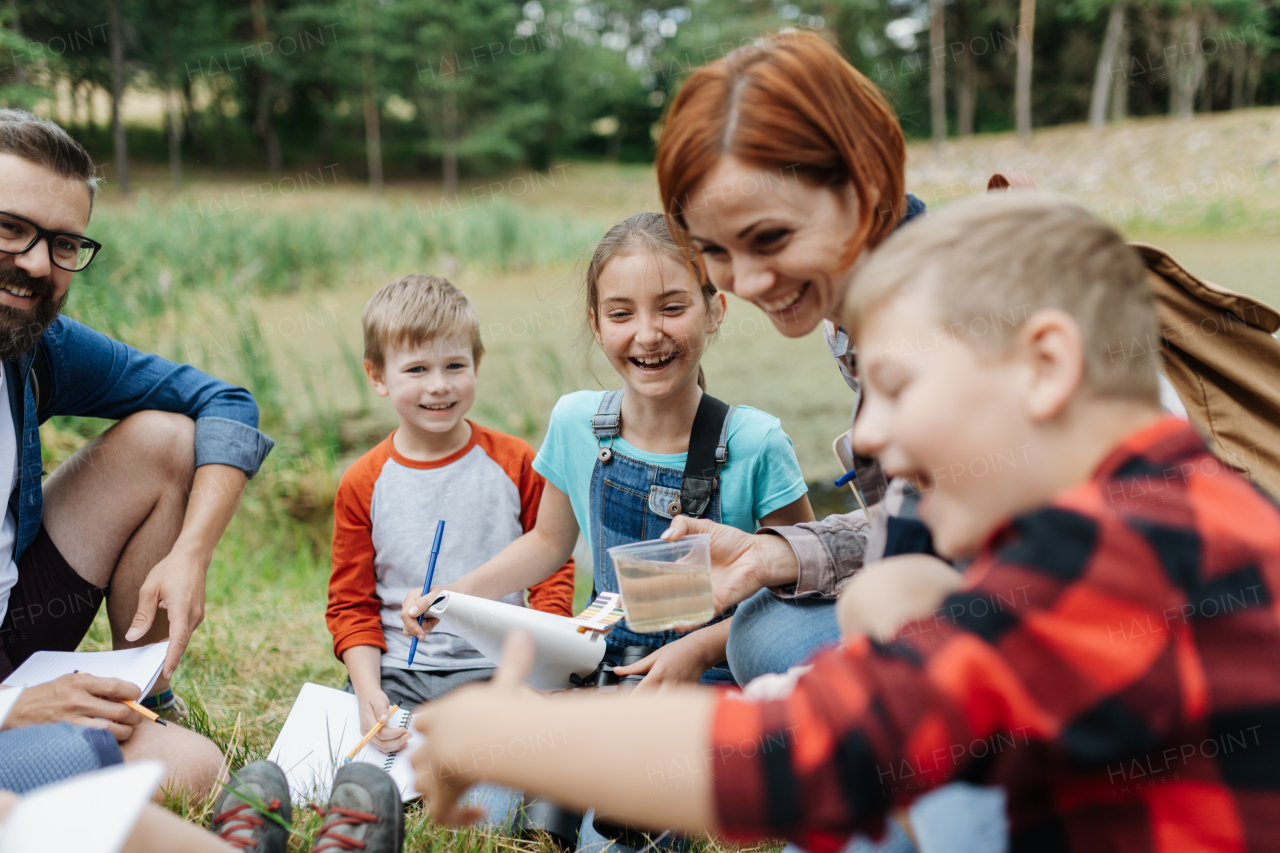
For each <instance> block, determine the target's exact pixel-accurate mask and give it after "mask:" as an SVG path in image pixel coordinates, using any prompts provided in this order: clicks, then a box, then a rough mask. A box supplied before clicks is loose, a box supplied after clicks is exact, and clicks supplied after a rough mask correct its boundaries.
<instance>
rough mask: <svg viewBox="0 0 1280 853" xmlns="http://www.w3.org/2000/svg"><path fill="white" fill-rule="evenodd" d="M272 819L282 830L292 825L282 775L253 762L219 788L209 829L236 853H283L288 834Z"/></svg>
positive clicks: (269, 766)
mask: <svg viewBox="0 0 1280 853" xmlns="http://www.w3.org/2000/svg"><path fill="white" fill-rule="evenodd" d="M237 792H239V796H237ZM264 811H265V813H264ZM275 817H278V818H279V819H280V820H282V821H284V823H285V826H289V825H291V824H292V823H293V810H292V808H291V807H290V805H289V783H288V782H287V781H285V778H284V771H282V770H281V769H280V768H279V767H277V766H276V765H275V764H273V763H272V762H270V761H255V762H253V763H252V764H246V765H245V766H244V767H242V768H240V770H239V771H238V772H237V773H235V774H234V775H233V776H232V777H231V781H230V782H228V783H227V784H226V785H225V786H224V787H223V789H222V793H221V794H219V795H218V799H217V802H215V803H214V804H213V822H212V823H211V824H210V825H209V826H210V829H212V830H213V833H214V834H215V835H217V836H218V837H219V838H221V839H222V840H223V841H225V842H227V843H228V844H230V845H231V846H232V847H235V848H236V849H238V850H246V851H252V853H285V848H287V847H288V846H289V830H288V829H286V828H285V826H281V825H280V824H279V823H278V822H277V821H276V820H274V819H273V818H275Z"/></svg>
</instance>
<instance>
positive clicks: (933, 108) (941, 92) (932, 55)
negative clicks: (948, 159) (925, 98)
mask: <svg viewBox="0 0 1280 853" xmlns="http://www.w3.org/2000/svg"><path fill="white" fill-rule="evenodd" d="M929 10H930V14H929V118H930V124H931V126H932V128H933V147H934V149H935V150H939V151H940V150H942V143H944V142H946V141H947V77H946V68H945V66H944V65H943V61H944V57H945V56H946V49H947V46H946V45H947V36H946V31H945V30H946V28H945V25H944V22H945V20H946V8H945V7H944V6H943V3H942V0H929Z"/></svg>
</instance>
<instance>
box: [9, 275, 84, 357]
mask: <svg viewBox="0 0 1280 853" xmlns="http://www.w3.org/2000/svg"><path fill="white" fill-rule="evenodd" d="M0 284H7V285H9V286H10V287H21V288H24V289H26V290H30V291H31V294H32V296H34V297H35V299H36V304H35V305H34V306H33V307H31V308H14V307H13V306H12V305H5V304H3V303H0V361H11V360H13V359H16V358H17V357H18V356H20V355H22V354H23V353H24V352H27V351H28V350H30V349H32V348H34V347H35V345H36V341H38V340H40V336H41V335H43V334H44V330H45V329H47V328H49V324H50V323H52V322H53V321H54V320H56V319H57V317H58V312H60V311H61V310H62V306H63V305H65V304H66V303H67V295H68V294H69V293H70V290H68V291H67V293H64V294H62V298H61V299H55V298H54V295H53V294H54V293H55V292H56V291H55V289H54V285H53V282H51V281H49V279H47V278H32V277H31V276H29V275H27V272H26V270H24V269H22V268H21V267H9V268H8V269H0Z"/></svg>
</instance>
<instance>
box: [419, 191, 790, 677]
mask: <svg viewBox="0 0 1280 853" xmlns="http://www.w3.org/2000/svg"><path fill="white" fill-rule="evenodd" d="M586 315H587V323H588V326H589V329H590V331H591V334H592V336H593V337H594V338H595V341H596V343H597V344H599V346H600V348H601V350H603V352H604V354H605V356H606V357H607V358H608V360H609V364H610V366H611V367H613V369H614V370H615V371H617V373H618V376H619V377H621V379H622V388H621V389H620V390H617V391H577V392H574V393H572V394H566V395H565V396H564V397H561V398H560V401H559V402H558V403H556V407H555V409H554V410H553V411H552V413H551V423H550V425H549V426H548V429H547V437H546V440H545V441H544V442H543V444H542V448H541V450H539V451H538V455H537V458H535V459H534V462H533V467H534V469H535V470H536V471H538V473H540V474H542V475H543V477H545V478H546V480H547V486H546V490H545V491H544V492H543V495H542V503H541V505H540V506H539V509H538V520H537V523H536V525H535V526H534V528H533V529H532V530H530V531H529V532H528V533H526V534H525V535H523V536H522V537H520V538H519V539H517V540H516V541H514V542H512V543H511V544H510V545H509V546H507V547H506V548H505V549H504V550H503V551H502V552H501V553H500V554H498V556H496V557H494V558H493V559H492V560H490V561H489V562H488V563H485V564H484V565H482V566H480V567H479V568H477V569H476V570H474V571H472V572H471V573H469V574H468V575H467V576H466V577H465V578H464V579H463V580H461V581H459V582H456V583H453V584H450V585H449V587H448V589H451V590H455V591H457V592H462V593H466V594H469V595H477V596H482V597H484V598H499V597H501V596H503V595H506V594H508V593H511V592H514V591H517V590H522V589H526V588H528V587H529V586H530V585H531V584H532V583H536V582H537V581H539V580H543V579H544V578H546V577H549V576H550V575H551V573H552V572H554V571H555V570H556V569H558V568H559V567H560V566H562V565H564V562H565V561H566V560H567V559H568V558H569V555H570V554H571V553H572V552H573V548H574V545H575V544H576V542H577V540H578V533H579V531H581V532H582V533H583V534H585V536H586V539H587V541H588V543H589V544H590V546H591V555H592V559H593V561H594V572H595V573H594V582H595V591H594V592H604V591H609V592H617V591H618V582H617V578H616V577H615V576H614V571H613V564H612V561H611V560H610V559H609V555H608V549H609V548H612V547H614V546H615V545H623V544H627V543H630V542H637V541H642V540H645V539H656V538H657V537H658V536H659V535H660V534H661V533H662V531H663V530H665V529H666V528H667V526H668V525H669V524H670V521H671V519H672V517H674V516H675V515H678V514H681V513H684V514H687V515H693V516H697V517H701V518H706V519H710V520H712V521H718V522H722V523H724V524H728V525H732V526H734V527H737V528H740V529H741V530H745V531H748V532H752V531H754V530H755V529H756V527H757V524H760V525H787V524H797V523H800V522H804V521H810V520H812V519H813V511H812V510H811V509H810V507H809V499H808V497H806V491H807V489H806V487H805V483H804V477H803V476H802V475H801V473H800V466H799V463H798V462H797V461H796V456H795V451H794V450H793V449H792V446H791V439H790V438H788V437H787V434H786V433H785V432H783V431H782V427H781V425H780V423H779V422H778V419H777V418H774V417H772V416H770V415H767V414H765V413H764V412H761V411H759V410H757V409H753V408H751V407H749V406H736V407H734V406H727V405H725V404H724V403H721V402H720V401H719V400H716V399H715V398H714V397H711V396H710V395H709V394H707V393H706V391H705V387H706V383H705V381H704V380H703V375H702V368H701V367H700V362H701V360H702V353H703V351H704V350H705V348H706V346H707V343H708V341H709V340H710V338H711V336H712V335H714V334H715V332H716V330H717V329H718V328H719V327H720V324H721V323H722V322H723V321H724V315H725V298H724V295H723V294H722V293H719V292H717V290H716V287H715V285H713V284H711V283H710V281H708V280H707V279H706V277H705V276H704V275H703V274H702V273H701V271H700V269H699V267H698V266H697V265H695V264H692V263H691V262H690V259H689V258H688V256H686V255H684V254H682V253H681V251H680V248H679V247H678V246H677V244H676V242H675V241H674V240H673V239H672V237H671V233H670V231H669V230H668V228H667V222H666V219H665V218H664V217H663V216H662V214H659V213H637V214H636V215H634V216H632V217H630V218H629V219H627V220H626V221H625V222H621V223H619V224H618V225H615V226H614V227H613V228H611V229H610V230H609V232H608V233H607V234H605V236H604V239H602V240H601V241H600V243H599V244H598V245H597V246H596V249H595V253H594V255H593V256H592V258H591V263H590V266H589V267H588V268H587V275H586ZM700 412H701V413H702V415H701V417H700V418H699V422H698V428H699V430H701V431H703V432H707V431H711V432H713V433H714V436H713V437H714V438H715V441H716V444H717V449H716V459H715V462H714V463H713V469H714V470H713V471H703V472H699V473H702V474H709V475H710V476H707V477H705V478H702V482H703V483H705V488H703V489H702V490H696V489H691V488H685V489H684V490H683V493H682V489H681V485H682V483H683V482H684V480H685V467H686V460H687V452H688V450H689V447H690V436H691V432H692V431H693V429H694V419H695V416H697V415H698V414H699V413H700ZM593 595H594V593H593ZM428 601H429V598H428V597H426V596H418V595H416V594H410V596H409V597H408V598H406V599H405V603H404V608H403V610H402V612H401V615H402V618H403V620H404V624H405V631H406V633H409V634H418V635H419V636H422V635H423V634H424V629H423V628H421V627H419V626H418V624H417V615H418V614H419V613H421V612H422V611H423V609H424V608H425V607H426V605H427V603H428ZM731 616H732V613H731V611H726V612H725V613H722V614H720V615H719V617H718V618H717V619H716V620H715V621H713V622H712V623H710V624H709V625H706V626H704V627H702V628H699V629H697V630H694V631H665V632H659V633H648V634H639V633H636V632H633V631H632V630H630V626H629V625H627V624H626V623H625V622H624V623H622V624H620V625H619V626H618V627H616V628H614V630H613V631H612V632H610V633H609V635H608V637H607V640H608V652H607V653H606V656H605V660H606V662H608V663H611V664H615V665H616V664H618V663H619V662H620V659H621V655H622V651H623V649H624V648H626V647H627V646H637V645H638V646H647V647H649V648H651V649H653V650H654V651H653V652H652V653H651V654H649V656H648V657H645V658H644V659H642V660H641V661H639V662H638V663H635V664H633V665H632V666H630V667H618V669H617V670H616V671H617V672H618V674H619V675H631V674H644V675H645V678H644V681H643V682H641V684H640V685H639V686H638V687H637V688H636V689H637V690H653V689H657V688H658V687H660V686H662V685H664V684H671V683H676V682H696V681H699V680H701V681H702V682H704V683H722V684H732V683H733V677H732V676H731V675H730V673H729V669H728V665H727V664H726V663H725V643H726V641H727V639H728V636H729V620H730V618H731ZM429 627H430V626H429V625H428V626H427V629H428V630H429Z"/></svg>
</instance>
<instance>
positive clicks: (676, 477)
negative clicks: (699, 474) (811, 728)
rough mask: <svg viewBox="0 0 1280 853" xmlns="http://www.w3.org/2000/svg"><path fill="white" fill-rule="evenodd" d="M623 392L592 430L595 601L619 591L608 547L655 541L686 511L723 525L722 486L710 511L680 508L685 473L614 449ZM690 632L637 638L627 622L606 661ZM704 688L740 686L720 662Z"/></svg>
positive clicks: (720, 453) (605, 406)
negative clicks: (630, 649) (597, 450)
mask: <svg viewBox="0 0 1280 853" xmlns="http://www.w3.org/2000/svg"><path fill="white" fill-rule="evenodd" d="M621 413H622V391H610V392H609V393H607V394H605V395H604V399H602V400H601V401H600V408H599V409H598V410H597V411H596V413H595V415H593V416H592V418H591V430H592V432H593V433H594V434H595V437H596V441H597V442H598V443H599V445H600V453H599V455H598V456H597V457H596V466H595V470H593V471H592V473H591V545H592V551H593V552H592V562H593V564H594V569H595V574H594V583H595V589H594V590H592V592H591V597H592V598H593V599H594V598H595V596H596V595H598V594H599V593H601V592H618V579H617V576H616V575H615V574H614V572H613V561H612V560H611V559H610V558H609V549H610V548H612V547H614V546H616V545H629V544H631V543H632V542H642V541H644V540H646V539H656V538H658V536H659V535H660V534H661V533H662V532H663V531H664V530H666V529H667V527H668V526H669V525H670V524H671V518H672V517H673V516H675V515H678V514H680V513H681V512H684V513H685V514H686V515H691V516H696V517H699V518H706V519H710V520H711V521H716V522H718V521H720V488H719V483H718V482H717V485H716V487H715V488H714V489H713V490H712V492H711V495H710V500H709V501H707V502H706V506H705V507H701V506H692V507H681V506H680V484H681V482H682V481H683V479H684V472H683V471H677V470H676V469H674V468H663V467H660V466H658V465H653V464H650V463H648V462H642V461H640V460H638V459H632V458H631V457H630V456H624V455H623V454H621V453H618V452H617V451H615V450H614V449H613V439H614V438H615V437H616V436H617V435H618V434H619V433H620V432H621V431H622V428H621V423H622V418H621ZM732 414H733V408H732V407H730V409H729V416H726V417H725V419H724V424H723V426H722V427H721V430H720V442H719V447H718V448H717V450H716V459H717V461H718V462H721V463H723V462H724V461H725V459H727V458H728V456H727V453H728V451H727V447H728V438H729V417H730V416H732ZM732 614H733V608H732V607H731V608H729V609H728V610H726V611H725V612H724V613H723V614H721V615H719V616H717V617H716V618H715V619H713V620H712V621H711V622H709V623H708V624H715V623H716V622H719V621H721V620H722V619H728V618H729V617H730V616H731V615H732ZM688 633H689V632H688V631H658V632H655V633H652V634H638V633H636V632H634V631H631V630H630V629H629V627H628V626H627V623H626V621H625V620H624V621H622V622H619V623H618V625H617V626H616V627H615V628H614V629H613V630H612V631H610V632H609V633H608V635H607V636H606V637H605V643H606V646H607V649H606V651H605V660H606V661H607V662H608V663H611V664H615V665H616V664H617V663H618V662H619V661H620V660H621V659H622V652H623V649H625V648H626V647H627V646H648V647H649V648H652V649H657V648H661V647H662V646H665V645H666V644H667V643H670V642H672V641H674V640H678V639H680V638H681V637H683V636H685V635H686V634H688ZM702 683H703V684H728V685H732V684H735V683H736V682H734V680H733V676H732V675H731V674H730V673H729V666H728V664H727V663H723V662H721V663H719V664H716V665H715V666H714V667H712V668H711V669H709V670H707V671H706V673H705V674H704V675H703V676H702Z"/></svg>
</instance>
